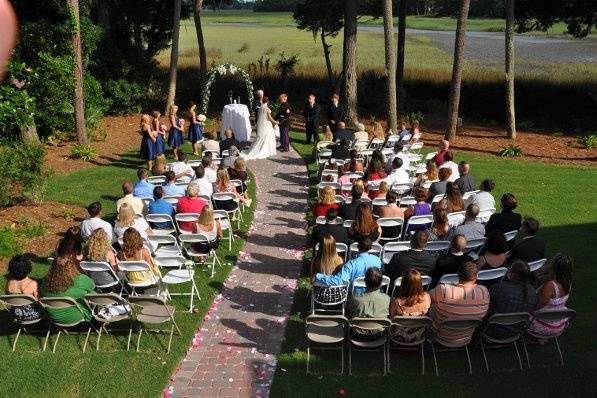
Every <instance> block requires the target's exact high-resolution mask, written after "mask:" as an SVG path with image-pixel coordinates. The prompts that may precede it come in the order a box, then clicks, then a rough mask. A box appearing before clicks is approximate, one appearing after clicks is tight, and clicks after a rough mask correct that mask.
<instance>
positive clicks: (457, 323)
mask: <svg viewBox="0 0 597 398" xmlns="http://www.w3.org/2000/svg"><path fill="white" fill-rule="evenodd" d="M479 325H481V320H480V319H452V320H446V321H443V322H442V323H440V324H439V326H438V327H437V329H436V330H435V334H434V335H433V336H431V338H430V339H429V342H430V343H431V351H432V352H433V361H434V362H435V375H436V376H439V369H438V367H437V357H436V356H435V353H436V350H435V343H438V344H440V345H441V346H444V347H447V348H448V350H450V351H454V350H458V349H462V348H464V351H465V352H466V358H467V359H468V373H469V374H473V365H472V363H471V357H470V355H469V352H468V344H469V343H470V341H471V339H472V337H473V334H474V333H475V330H476V329H477V328H478V327H479ZM443 331H447V332H456V333H462V334H463V338H462V339H459V340H458V341H457V342H455V341H446V340H443V339H441V338H440V337H439V336H440V334H441V333H442V332H443ZM467 335H468V336H467Z"/></svg>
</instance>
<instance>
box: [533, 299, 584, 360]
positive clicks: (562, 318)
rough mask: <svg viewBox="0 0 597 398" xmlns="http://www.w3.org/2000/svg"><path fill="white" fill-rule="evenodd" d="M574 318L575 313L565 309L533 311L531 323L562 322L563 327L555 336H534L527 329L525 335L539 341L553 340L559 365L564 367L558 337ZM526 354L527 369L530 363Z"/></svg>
mask: <svg viewBox="0 0 597 398" xmlns="http://www.w3.org/2000/svg"><path fill="white" fill-rule="evenodd" d="M575 317H576V311H574V310H572V309H570V308H567V309H563V310H542V311H541V310H539V311H535V312H534V313H533V315H532V319H531V321H534V320H539V321H541V322H543V323H560V322H564V323H565V325H564V327H563V328H562V330H560V331H559V332H558V333H557V334H555V335H552V336H549V337H546V336H544V335H541V334H535V333H534V332H533V331H532V330H531V329H527V333H528V334H530V335H531V336H533V337H536V338H539V339H548V340H551V339H553V340H555V342H556V347H557V348H558V354H559V355H560V364H561V365H562V366H564V357H563V356H562V350H561V349H560V343H559V342H558V337H560V336H561V335H562V334H563V333H564V332H565V331H566V330H567V329H568V327H569V326H570V322H571V321H572V320H573V319H574V318H575ZM528 355H529V354H528V352H527V361H528V365H529V368H530V367H531V362H530V360H529V356H528Z"/></svg>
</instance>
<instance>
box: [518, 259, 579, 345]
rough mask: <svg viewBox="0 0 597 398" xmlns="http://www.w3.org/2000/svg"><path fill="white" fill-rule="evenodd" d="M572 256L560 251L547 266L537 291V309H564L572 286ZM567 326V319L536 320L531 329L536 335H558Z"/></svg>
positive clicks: (530, 326)
mask: <svg viewBox="0 0 597 398" xmlns="http://www.w3.org/2000/svg"><path fill="white" fill-rule="evenodd" d="M572 266H573V262H572V258H571V257H570V256H567V255H565V254H561V253H558V254H556V255H555V256H554V258H553V259H552V260H551V261H550V262H549V264H547V266H546V269H547V271H546V274H545V280H546V282H544V283H543V284H542V285H541V287H539V290H538V291H537V304H536V305H535V311H549V310H563V309H566V302H567V301H568V295H569V294H570V288H571V286H572ZM565 327H566V321H562V322H544V321H540V320H534V321H533V322H532V323H531V324H530V325H529V331H530V332H531V333H532V334H533V335H534V336H537V335H539V336H545V337H551V336H555V335H558V334H559V333H561V332H562V330H563V329H564V328H565Z"/></svg>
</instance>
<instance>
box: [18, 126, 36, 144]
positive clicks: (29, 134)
mask: <svg viewBox="0 0 597 398" xmlns="http://www.w3.org/2000/svg"><path fill="white" fill-rule="evenodd" d="M21 141H23V142H24V143H25V144H37V143H39V136H38V135H37V127H35V124H33V125H32V126H27V127H23V128H21Z"/></svg>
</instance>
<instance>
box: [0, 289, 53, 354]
mask: <svg viewBox="0 0 597 398" xmlns="http://www.w3.org/2000/svg"><path fill="white" fill-rule="evenodd" d="M0 304H2V306H4V307H5V308H6V309H7V310H8V309H11V308H12V309H13V311H9V316H10V318H11V320H12V321H13V323H14V324H15V325H16V326H17V327H18V330H17V335H16V336H15V339H14V341H13V343H12V352H15V350H16V348H17V341H19V336H20V335H21V332H22V331H25V332H26V333H29V334H32V333H34V332H44V331H45V332H46V339H45V341H46V342H47V341H48V336H49V335H50V330H49V329H48V330H45V329H43V330H31V329H29V327H30V326H32V325H36V324H39V323H41V324H43V322H42V321H44V320H45V319H46V314H45V313H44V312H43V311H42V310H41V307H40V306H38V304H37V300H36V299H35V297H33V296H32V295H30V294H6V295H0ZM32 305H36V306H38V308H39V313H40V317H39V318H37V319H31V320H23V319H21V318H20V317H16V316H15V315H16V314H15V311H14V310H15V309H17V310H20V309H21V308H22V307H30V306H32ZM45 350H46V348H45V346H44V351H45Z"/></svg>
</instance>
